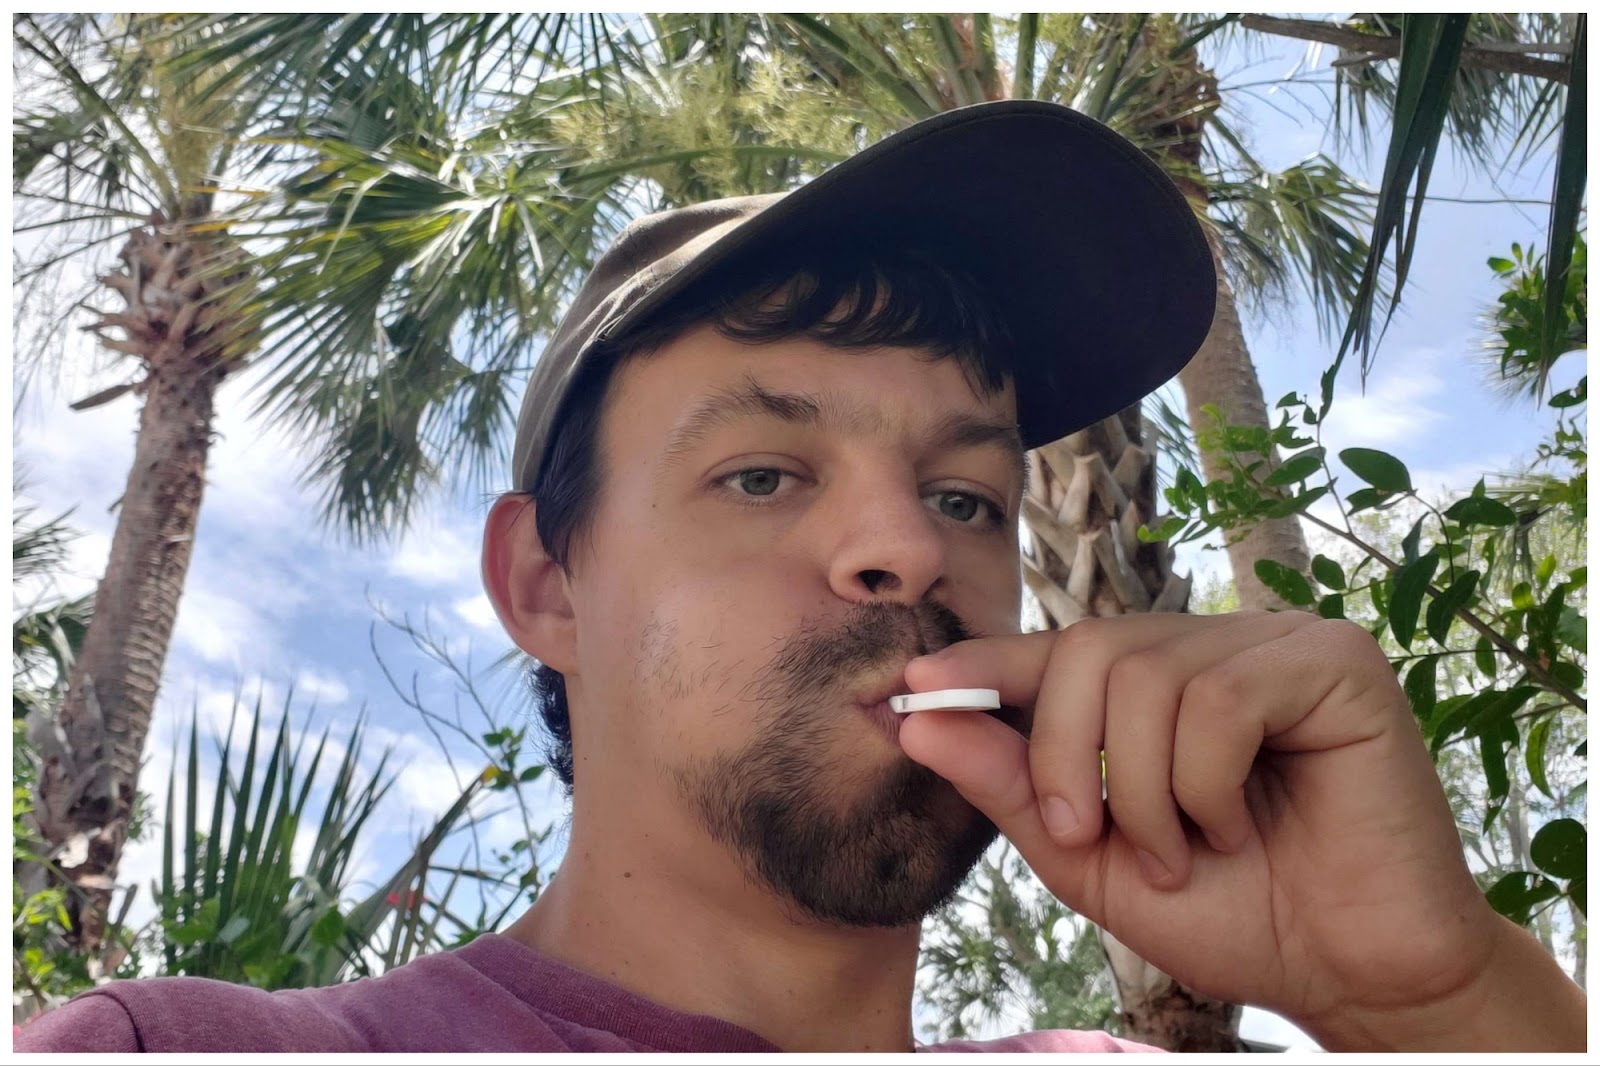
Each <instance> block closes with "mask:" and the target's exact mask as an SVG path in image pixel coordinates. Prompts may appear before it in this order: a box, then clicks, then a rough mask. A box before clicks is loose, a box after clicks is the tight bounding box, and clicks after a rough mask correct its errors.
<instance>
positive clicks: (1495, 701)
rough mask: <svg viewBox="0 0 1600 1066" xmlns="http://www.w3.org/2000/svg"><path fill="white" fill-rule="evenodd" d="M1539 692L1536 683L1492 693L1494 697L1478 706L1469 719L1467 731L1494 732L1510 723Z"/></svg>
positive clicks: (1481, 734) (1485, 733)
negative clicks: (1513, 716) (1512, 717)
mask: <svg viewBox="0 0 1600 1066" xmlns="http://www.w3.org/2000/svg"><path fill="white" fill-rule="evenodd" d="M1538 694H1539V689H1538V687H1536V686H1534V685H1518V686H1516V687H1515V688H1512V689H1507V690H1506V691H1504V692H1495V693H1491V694H1490V695H1491V696H1492V697H1493V698H1491V699H1488V700H1485V701H1484V702H1483V704H1482V705H1481V706H1479V707H1478V708H1477V713H1476V714H1474V715H1473V716H1472V717H1471V718H1470V719H1469V720H1468V721H1467V723H1466V731H1467V732H1468V733H1473V734H1476V735H1478V736H1485V735H1488V734H1490V733H1494V732H1495V731H1497V730H1498V729H1500V728H1501V727H1502V726H1504V725H1506V724H1508V723H1509V722H1510V720H1511V716H1512V715H1514V714H1516V713H1517V712H1518V711H1520V710H1521V709H1522V707H1523V705H1524V704H1526V703H1527V702H1528V701H1529V700H1531V699H1533V698H1534V697H1535V696H1537V695H1538Z"/></svg>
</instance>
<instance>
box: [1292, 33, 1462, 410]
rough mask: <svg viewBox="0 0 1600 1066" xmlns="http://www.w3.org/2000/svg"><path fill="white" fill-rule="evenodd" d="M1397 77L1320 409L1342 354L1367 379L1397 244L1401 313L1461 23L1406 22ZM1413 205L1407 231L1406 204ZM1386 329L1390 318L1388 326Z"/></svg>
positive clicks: (1454, 68)
mask: <svg viewBox="0 0 1600 1066" xmlns="http://www.w3.org/2000/svg"><path fill="white" fill-rule="evenodd" d="M1400 17H1401V20H1402V22H1401V50H1400V70H1399V73H1398V75H1397V85H1396V89H1395V100H1394V133H1393V135H1392V137H1391V139H1390V142H1389V153H1388V158H1387V159H1386V160H1385V162H1384V168H1383V183H1382V187H1381V189H1380V190H1379V193H1378V203H1377V207H1376V209H1375V210H1374V223H1373V234H1372V239H1371V242H1370V246H1369V251H1368V255H1367V267H1366V270H1365V272H1364V274H1363V276H1362V279H1361V283H1360V286H1359V288H1358V290H1357V292H1356V297H1355V300H1354V306H1353V309H1352V311H1351V316H1350V320H1349V323H1348V324H1347V325H1346V327H1345V331H1344V337H1343V339H1342V340H1341V341H1340V344H1339V351H1338V354H1337V355H1336V356H1335V357H1334V362H1333V365H1332V366H1331V367H1329V369H1328V371H1327V372H1326V373H1325V374H1324V375H1323V382H1322V406H1323V409H1324V410H1326V408H1327V406H1328V404H1330V403H1331V402H1332V399H1333V382H1334V380H1335V378H1336V377H1337V376H1338V372H1339V368H1340V366H1341V365H1342V363H1343V361H1344V357H1345V354H1346V353H1347V352H1348V351H1349V350H1350V348H1351V346H1352V345H1354V346H1356V347H1358V348H1360V350H1361V370H1362V374H1363V376H1365V374H1366V372H1367V370H1368V368H1369V367H1370V365H1371V353H1372V320H1373V318H1374V316H1375V313H1376V308H1377V302H1378V285H1379V279H1380V270H1381V267H1382V265H1383V262H1384V257H1385V256H1386V254H1387V253H1388V249H1389V244H1390V242H1391V240H1392V241H1393V242H1394V244H1395V248H1396V252H1395V265H1394V272H1395V279H1394V294H1393V297H1392V299H1391V300H1390V301H1389V306H1388V311H1387V315H1388V316H1389V317H1392V316H1393V315H1394V311H1395V309H1396V308H1397V307H1398V306H1399V300H1400V295H1401V292H1402V290H1403V289H1404V287H1405V282H1406V273H1407V271H1408V269H1409V268H1410V266H1411V252H1412V249H1413V248H1414V246H1415V241H1416V232H1417V226H1416V223H1417V215H1418V213H1419V212H1420V211H1421V208H1422V204H1423V202H1424V199H1425V197H1426V194H1427V189H1428V178H1429V175H1430V174H1431V172H1432V169H1433V160H1434V157H1435V156H1436V155H1437V153H1438V149H1439V139H1440V136H1441V134H1442V133H1443V130H1444V124H1445V119H1446V117H1447V115H1448V111H1449V102H1450V97H1451V92H1452V87H1453V85H1454V83H1455V79H1456V74H1457V69H1458V67H1459V64H1460V59H1461V47H1462V45H1463V43H1464V42H1465V40H1466V31H1467V18H1468V16H1466V15H1403V16H1400ZM1408 197H1410V198H1411V205H1410V206H1411V210H1410V219H1409V225H1408V222H1407V210H1406V208H1407V204H1406V200H1407V198H1408ZM1385 321H1386V322H1387V318H1386V319H1385Z"/></svg>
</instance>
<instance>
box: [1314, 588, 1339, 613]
mask: <svg viewBox="0 0 1600 1066" xmlns="http://www.w3.org/2000/svg"><path fill="white" fill-rule="evenodd" d="M1317 613H1318V614H1319V615H1321V616H1322V617H1324V618H1344V617H1346V615H1345V613H1344V596H1342V595H1341V594H1339V593H1337V592H1336V593H1334V594H1333V595H1331V596H1324V597H1322V599H1320V600H1318V601H1317Z"/></svg>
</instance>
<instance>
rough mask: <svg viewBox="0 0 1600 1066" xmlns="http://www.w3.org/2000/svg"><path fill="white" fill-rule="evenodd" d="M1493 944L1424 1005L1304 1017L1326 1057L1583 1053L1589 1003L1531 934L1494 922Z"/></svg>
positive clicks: (1502, 921)
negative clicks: (1403, 1053) (1413, 1053)
mask: <svg viewBox="0 0 1600 1066" xmlns="http://www.w3.org/2000/svg"><path fill="white" fill-rule="evenodd" d="M1489 935H1490V937H1491V938H1492V943H1493V946H1492V948H1491V949H1490V950H1489V951H1488V952H1487V953H1486V954H1485V956H1484V959H1485V962H1484V963H1483V964H1482V965H1481V966H1479V967H1478V968H1477V969H1476V971H1475V972H1474V973H1473V974H1472V975H1471V976H1470V977H1469V978H1468V979H1467V980H1465V981H1464V982H1462V983H1461V984H1460V985H1459V986H1458V987H1455V988H1453V989H1451V990H1450V991H1449V992H1447V993H1445V994H1444V995H1441V996H1439V997H1437V998H1434V999H1431V1000H1429V1001H1427V1002H1424V1003H1410V1004H1398V1005H1387V1004H1370V1005H1361V1006H1355V1007H1350V1008H1347V1009H1345V1010H1341V1011H1339V1012H1337V1013H1336V1014H1332V1013H1330V1014H1329V1015H1326V1016H1323V1017H1320V1018H1316V1019H1307V1020H1306V1021H1305V1022H1302V1023H1301V1024H1302V1026H1303V1027H1304V1028H1305V1029H1306V1031H1307V1032H1309V1033H1310V1034H1311V1035H1312V1036H1313V1037H1315V1038H1316V1039H1317V1041H1318V1043H1320V1044H1322V1046H1323V1047H1324V1048H1326V1049H1327V1050H1329V1051H1440V1052H1443V1051H1452V1052H1463V1051H1520V1052H1541V1051H1584V1050H1586V1049H1587V1045H1588V1017H1587V1013H1588V1001H1587V998H1586V997H1585V995H1584V993H1583V990H1582V989H1581V988H1579V987H1578V985H1577V984H1576V983H1575V982H1573V980H1572V979H1571V978H1570V977H1568V976H1567V974H1566V972H1565V971H1564V970H1563V969H1562V968H1561V965H1560V964H1559V963H1558V962H1556V960H1555V959H1553V958H1551V957H1550V954H1549V953H1548V952H1546V951H1545V950H1544V947H1543V945H1541V944H1540V943H1539V942H1538V941H1537V940H1536V939H1534V937H1533V936H1532V934H1530V933H1529V932H1528V931H1527V930H1525V929H1523V928H1522V927H1520V926H1518V925H1516V924H1515V923H1513V922H1511V921H1509V920H1508V919H1505V918H1502V917H1500V916H1499V915H1494V916H1493V924H1492V925H1491V926H1490V932H1489Z"/></svg>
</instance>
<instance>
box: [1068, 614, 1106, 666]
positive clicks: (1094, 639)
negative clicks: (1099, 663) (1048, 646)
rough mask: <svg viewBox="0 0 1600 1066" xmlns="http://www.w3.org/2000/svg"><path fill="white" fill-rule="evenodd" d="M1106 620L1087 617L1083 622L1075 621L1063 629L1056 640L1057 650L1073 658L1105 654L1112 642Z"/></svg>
mask: <svg viewBox="0 0 1600 1066" xmlns="http://www.w3.org/2000/svg"><path fill="white" fill-rule="evenodd" d="M1104 621H1105V620H1104V619H1101V618H1085V619H1084V620H1083V621H1081V622H1074V623H1073V624H1072V625H1070V626H1068V627H1067V628H1066V629H1064V630H1062V631H1061V636H1060V637H1059V638H1058V639H1057V641H1056V646H1055V652H1056V653H1057V654H1060V655H1066V656H1070V657H1072V658H1084V657H1096V656H1100V655H1103V654H1105V652H1106V650H1107V649H1108V647H1109V644H1110V641H1109V636H1110V634H1109V633H1108V632H1107V630H1106V627H1105V625H1104V624H1103V622H1104Z"/></svg>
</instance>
